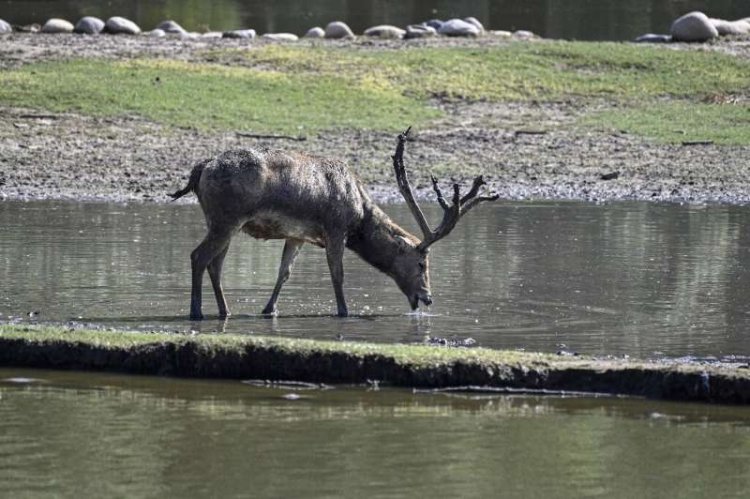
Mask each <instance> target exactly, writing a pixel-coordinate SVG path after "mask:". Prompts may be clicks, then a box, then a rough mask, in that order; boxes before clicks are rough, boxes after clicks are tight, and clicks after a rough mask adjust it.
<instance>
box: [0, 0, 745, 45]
mask: <svg viewBox="0 0 750 499" xmlns="http://www.w3.org/2000/svg"><path fill="white" fill-rule="evenodd" d="M691 10H702V11H704V12H706V13H707V14H708V15H709V16H712V17H719V18H724V19H739V18H744V17H747V16H750V11H749V10H748V8H747V5H746V2H741V1H737V0H712V1H708V0H628V1H622V0H524V1H523V2H520V1H517V0H463V1H460V2H458V1H455V0H452V1H451V0H408V1H401V0H370V1H363V0H313V1H303V0H275V1H274V2H267V1H263V0H198V1H196V0H162V1H157V2H154V1H146V0H137V1H131V0H107V1H103V0H98V1H97V0H94V1H91V0H85V1H84V0H60V1H57V0H56V1H52V0H46V1H45V0H42V1H38V0H0V18H3V19H5V20H6V21H8V22H11V23H16V24H31V23H44V21H45V20H46V19H48V18H50V17H63V18H67V19H69V20H71V21H72V22H75V21H76V20H77V19H79V18H80V17H82V16H84V15H93V16H99V17H102V18H107V17H109V16H115V15H119V16H125V17H128V18H130V19H133V20H134V21H136V22H137V23H138V24H139V25H140V26H141V27H143V28H144V29H146V30H148V29H152V28H153V27H155V26H156V25H157V24H158V23H159V22H161V21H163V20H165V19H175V20H176V21H178V22H180V23H181V24H182V25H183V26H184V27H185V28H186V29H188V30H207V29H212V30H228V29H237V28H254V29H256V30H257V31H258V32H259V33H266V32H292V33H296V34H298V35H302V34H304V33H305V32H306V31H307V30H308V29H309V28H311V27H313V26H316V25H320V26H325V25H326V24H327V23H328V22H330V21H334V20H342V21H345V22H347V23H348V24H349V25H350V26H351V27H352V29H353V30H354V32H355V33H361V32H363V31H364V30H365V29H366V28H368V27H370V26H373V25H376V24H384V23H387V24H395V25H398V26H405V25H407V24H411V23H417V22H422V21H425V20H428V19H433V18H442V19H449V18H451V17H466V16H474V17H477V18H478V19H479V20H480V21H481V22H482V23H483V24H484V25H485V27H487V28H488V29H503V30H517V29H527V30H531V31H533V32H535V33H537V34H539V35H541V36H544V37H546V38H562V39H577V40H631V39H633V38H635V37H636V36H638V35H641V34H643V33H647V32H656V33H666V32H668V31H669V26H670V24H671V22H672V21H673V20H674V19H675V18H677V17H679V16H681V15H682V14H684V13H686V12H689V11H691Z"/></svg>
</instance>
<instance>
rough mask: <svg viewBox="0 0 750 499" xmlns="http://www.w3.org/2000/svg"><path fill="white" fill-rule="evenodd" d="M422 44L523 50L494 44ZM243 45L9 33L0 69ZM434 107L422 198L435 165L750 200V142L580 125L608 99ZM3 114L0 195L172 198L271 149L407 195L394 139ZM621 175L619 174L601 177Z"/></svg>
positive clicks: (521, 184)
mask: <svg viewBox="0 0 750 499" xmlns="http://www.w3.org/2000/svg"><path fill="white" fill-rule="evenodd" d="M244 43H248V42H244ZM252 43H254V44H262V43H267V42H262V41H254V42H252ZM299 43H308V42H299ZM331 43H333V42H331ZM337 43H340V44H343V43H348V44H349V46H350V47H351V48H352V49H354V50H371V49H372V48H373V47H376V48H380V49H382V48H389V47H393V48H394V49H396V48H398V46H399V44H402V43H403V42H398V41H390V42H385V41H384V42H369V41H357V42H337ZM409 43H412V42H409ZM415 43H423V44H429V43H433V44H435V43H440V44H451V45H454V44H463V45H472V44H475V45H493V44H497V45H502V44H507V43H517V42H507V41H502V40H497V39H491V38H485V39H479V40H455V39H451V40H440V41H430V42H415ZM532 43H534V42H532ZM242 44H243V42H240V41H228V40H209V39H206V40H199V41H182V40H175V39H172V40H163V39H158V40H157V39H150V38H146V37H129V38H128V37H113V36H101V37H82V36H73V35H55V36H44V35H28V34H14V35H6V36H2V37H0V69H8V68H12V67H16V66H18V65H21V64H24V63H28V62H33V61H39V60H47V59H64V58H68V57H72V56H75V57H88V56H97V57H113V58H130V57H136V56H149V57H169V58H177V59H185V60H201V58H202V57H205V55H203V54H205V49H206V48H210V47H212V46H216V45H220V46H235V45H236V46H241V45H242ZM673 48H674V47H670V48H665V50H670V49H673ZM710 49H711V50H720V51H723V52H727V53H732V54H734V55H736V56H737V57H748V53H750V50H748V46H747V45H746V44H732V45H726V44H725V45H721V44H716V45H713V46H711V47H710ZM434 104H435V105H436V106H441V107H443V108H444V110H445V111H446V118H444V119H443V120H442V121H440V122H437V123H434V124H433V125H431V126H430V128H428V129H419V130H416V140H415V141H414V142H413V143H411V144H410V147H409V150H408V151H407V156H406V158H407V162H408V164H409V165H410V168H412V169H413V170H414V172H415V173H414V177H415V179H417V180H416V181H417V182H418V183H420V182H421V187H422V190H421V192H422V194H425V195H426V194H428V189H427V187H428V185H427V178H428V173H429V172H430V166H431V165H452V164H455V165H457V168H456V172H460V175H456V176H455V177H454V178H455V179H456V180H467V178H468V177H470V176H472V175H475V174H478V173H483V174H485V176H486V178H487V179H488V181H489V183H490V186H491V188H492V189H494V190H495V191H497V192H498V193H499V194H500V196H501V197H502V198H504V199H530V198H533V199H577V200H589V201H612V200H627V199H633V200H652V201H668V202H690V203H704V202H720V203H746V202H748V201H750V175H748V174H747V168H746V167H747V157H748V153H750V145H748V146H742V147H737V146H718V145H714V144H698V145H695V144H692V145H680V144H678V145H664V144H657V143H654V142H652V141H649V140H647V139H643V138H641V137H636V136H632V135H628V134H625V133H622V132H618V131H610V132H603V131H590V130H584V129H581V128H580V127H579V126H575V122H576V119H577V117H578V116H579V115H580V114H581V113H582V112H585V111H590V110H591V106H597V107H600V108H606V107H607V106H609V105H610V104H608V103H596V104H591V103H590V102H588V103H586V104H585V105H584V104H582V103H581V102H576V101H575V100H572V101H567V102H557V103H543V104H540V103H487V102H481V103H471V104H469V103H463V104H455V103H453V104H446V103H442V102H435V103H434ZM583 106H585V108H584V107H583ZM0 113H2V116H3V118H2V120H0V184H2V185H0V199H46V198H54V199H75V200H83V199H86V200H108V201H110V200H111V201H148V202H166V201H168V198H167V196H166V194H167V193H169V192H173V191H174V190H176V189H177V188H179V187H181V186H182V185H183V184H184V182H185V179H186V177H187V174H188V172H189V171H190V168H191V165H192V164H193V163H194V162H196V161H198V160H200V159H202V158H206V157H209V156H211V155H213V154H217V153H219V152H221V151H223V150H225V149H228V148H234V147H273V148H280V149H295V150H304V151H307V152H310V153H315V154H323V155H329V156H330V155H335V156H338V157H339V158H341V159H343V160H345V161H346V162H347V163H348V164H349V165H350V166H351V167H352V168H353V169H355V170H358V168H359V167H362V166H363V165H367V168H366V169H365V168H362V169H363V170H366V171H368V172H370V173H367V174H365V175H363V177H364V180H365V181H366V182H367V183H368V184H369V186H370V188H371V191H372V193H373V194H374V196H375V197H377V198H378V199H380V200H390V199H395V200H398V197H397V196H396V195H394V185H393V182H392V179H391V178H390V155H391V154H392V152H393V148H394V145H395V137H394V136H393V134H391V133H381V132H359V131H352V132H337V133H321V134H315V135H308V136H304V137H302V138H303V139H304V140H290V139H289V138H283V137H281V138H257V137H248V136H246V135H245V132H247V130H236V131H231V132H224V133H220V134H210V133H208V134H207V133H201V132H198V131H195V130H186V129H174V128H171V127H165V126H162V125H159V124H155V123H152V122H149V121H146V120H143V119H141V118H137V117H112V118H98V117H90V116H82V115H77V114H70V113H65V114H59V113H47V112H44V111H37V110H30V109H19V108H13V107H0ZM373 165H375V166H376V168H373ZM379 165H382V168H381V167H379ZM443 168H445V166H443ZM373 171H375V172H376V173H372V172H373ZM613 173H617V174H618V175H617V178H615V179H610V180H604V179H603V178H602V177H603V176H604V178H607V177H608V176H612V175H610V174H613ZM464 177H466V178H464ZM445 180H446V181H448V180H449V178H447V177H446V179H445ZM188 202H193V201H188Z"/></svg>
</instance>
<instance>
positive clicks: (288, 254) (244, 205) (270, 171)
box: [170, 127, 499, 320]
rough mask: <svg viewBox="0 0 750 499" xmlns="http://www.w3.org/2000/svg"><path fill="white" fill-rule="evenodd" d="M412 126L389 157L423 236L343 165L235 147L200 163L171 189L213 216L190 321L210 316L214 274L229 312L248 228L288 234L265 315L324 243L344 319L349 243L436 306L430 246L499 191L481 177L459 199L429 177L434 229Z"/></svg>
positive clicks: (222, 307)
mask: <svg viewBox="0 0 750 499" xmlns="http://www.w3.org/2000/svg"><path fill="white" fill-rule="evenodd" d="M410 131H411V127H409V128H408V129H406V131H404V132H403V133H401V134H399V135H398V141H397V145H396V151H395V154H394V155H393V156H392V157H391V159H392V160H393V168H394V171H395V175H396V183H397V185H398V189H399V191H400V193H401V195H402V196H403V198H404V200H405V201H406V204H407V205H408V207H409V210H410V211H411V213H412V215H413V216H414V218H415V219H416V221H417V224H418V225H419V228H420V229H421V231H422V235H423V237H422V239H421V240H420V239H419V238H418V237H416V236H414V235H412V234H410V233H409V232H407V231H406V230H404V229H402V228H401V227H400V226H398V225H397V224H396V223H394V222H393V221H392V220H391V219H390V218H389V217H388V215H386V213H385V212H383V211H382V210H381V209H380V208H379V207H378V206H377V205H376V204H375V203H374V202H373V201H372V199H371V198H370V196H369V195H368V193H367V191H366V189H365V187H364V186H363V183H362V182H361V181H360V180H359V179H358V177H357V176H356V175H355V174H354V173H352V171H351V170H350V169H349V168H348V167H347V166H346V165H345V164H344V163H343V162H341V161H338V160H331V159H326V158H323V157H319V156H313V155H307V154H303V153H298V152H284V151H279V150H270V149H264V150H256V149H237V150H229V151H226V152H223V153H221V154H219V155H218V156H216V157H214V158H211V159H206V160H203V161H200V162H198V163H196V164H195V166H194V167H193V169H192V172H191V173H190V178H189V180H188V184H187V186H186V187H184V188H183V189H181V190H178V191H177V192H175V193H174V194H171V195H170V196H171V197H172V199H173V200H176V199H179V198H180V197H182V196H185V195H186V194H188V193H190V192H193V193H195V195H196V196H197V198H198V201H199V203H200V206H201V209H202V210H203V214H204V216H205V219H206V227H207V233H206V236H205V237H204V239H203V240H202V241H201V243H200V244H198V246H197V247H196V248H195V249H194V250H193V251H192V253H191V254H190V262H191V270H192V291H191V295H190V319H191V320H200V319H203V314H202V312H201V306H202V287H203V276H204V273H205V271H206V270H208V275H209V277H210V279H211V285H212V287H213V291H214V295H215V297H216V303H217V306H218V309H219V318H220V319H225V318H226V317H227V316H229V315H230V313H229V308H228V306H227V302H226V299H225V296H224V291H223V289H222V286H221V271H222V264H223V262H224V257H225V256H226V254H227V250H228V249H229V244H230V241H231V239H232V237H233V236H234V235H235V234H237V233H238V232H244V233H246V234H248V235H250V236H252V237H254V238H256V239H283V240H284V241H285V242H284V248H283V250H282V254H281V264H280V266H279V271H278V276H277V279H276V284H275V286H274V288H273V292H272V293H271V297H270V299H269V300H268V303H267V304H266V306H265V307H264V308H263V311H262V312H261V313H262V315H266V316H275V315H277V314H278V310H277V301H278V298H279V293H280V292H281V288H282V286H283V285H284V283H285V282H286V281H287V280H288V279H289V276H290V275H291V271H292V266H293V264H294V261H295V259H296V258H297V255H298V254H299V252H300V249H301V248H302V246H303V245H304V244H305V243H309V244H312V245H315V246H319V247H321V248H324V249H325V252H326V259H327V262H328V267H329V270H330V274H331V280H332V283H333V291H334V294H335V297H336V308H337V315H338V316H339V317H347V316H348V314H349V312H348V309H347V306H346V299H345V296H344V287H343V285H344V264H343V256H344V250H345V249H346V248H348V249H350V250H352V251H354V252H355V253H356V254H357V255H359V257H361V258H362V259H363V260H364V261H366V262H367V263H369V264H370V265H372V266H373V267H375V268H376V269H378V270H379V271H381V272H383V273H385V274H386V275H388V276H389V277H391V278H392V279H393V280H394V281H395V282H396V285H397V286H398V287H399V289H400V290H401V292H403V293H404V295H406V298H407V300H408V301H409V305H410V307H411V309H412V311H415V310H417V309H418V307H419V304H420V302H421V303H423V304H424V305H425V306H430V305H431V304H432V294H431V291H430V273H429V249H430V246H432V245H433V244H435V243H436V242H437V241H439V240H441V239H443V238H444V237H446V236H447V235H448V234H450V232H451V231H452V230H453V228H454V227H455V226H456V224H457V223H458V221H459V220H460V219H461V218H462V217H463V216H464V215H466V213H468V212H469V211H470V210H471V209H473V208H474V207H476V206H478V205H479V204H481V203H483V202H486V201H495V200H497V199H498V197H499V195H498V194H494V195H489V196H484V195H479V191H480V189H481V188H482V186H483V185H486V182H485V180H484V178H483V176H481V175H480V176H478V177H476V178H475V179H474V181H473V184H472V186H471V188H470V190H469V192H468V193H466V194H465V195H464V196H461V192H460V186H459V184H457V183H454V184H453V196H452V200H451V203H449V202H448V201H447V200H446V199H445V197H444V196H443V193H442V191H441V189H440V187H439V185H438V180H437V179H436V178H435V177H434V176H432V175H431V181H432V187H433V190H434V191H435V194H436V195H437V201H438V203H439V204H440V206H441V207H442V208H443V218H442V221H441V222H440V224H439V225H438V227H437V228H436V229H434V230H433V229H431V227H430V225H429V223H428V222H427V219H426V218H425V216H424V213H423V212H422V210H421V208H420V207H419V205H418V204H417V201H416V199H415V197H414V192H413V190H412V187H411V185H410V183H409V179H408V177H407V173H406V168H405V166H404V160H403V155H404V147H405V144H406V142H407V140H408V139H409V137H410V135H409V134H410Z"/></svg>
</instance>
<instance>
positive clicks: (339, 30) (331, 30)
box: [325, 21, 355, 40]
mask: <svg viewBox="0 0 750 499" xmlns="http://www.w3.org/2000/svg"><path fill="white" fill-rule="evenodd" d="M325 37H326V38H331V39H334V40H341V39H342V38H346V39H348V40H351V39H353V38H355V36H354V33H352V30H351V28H350V27H349V26H348V25H347V24H346V23H344V22H341V21H333V22H330V23H328V26H326V31H325Z"/></svg>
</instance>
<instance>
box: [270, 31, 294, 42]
mask: <svg viewBox="0 0 750 499" xmlns="http://www.w3.org/2000/svg"><path fill="white" fill-rule="evenodd" d="M262 38H265V39H266V40H271V41H273V42H296V41H297V40H299V37H298V36H297V35H295V34H293V33H264V34H263V36H262Z"/></svg>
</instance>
